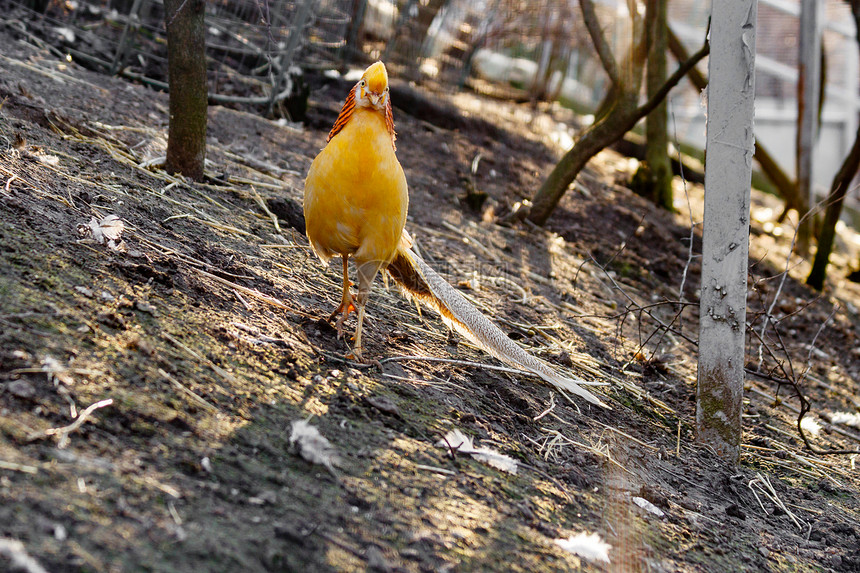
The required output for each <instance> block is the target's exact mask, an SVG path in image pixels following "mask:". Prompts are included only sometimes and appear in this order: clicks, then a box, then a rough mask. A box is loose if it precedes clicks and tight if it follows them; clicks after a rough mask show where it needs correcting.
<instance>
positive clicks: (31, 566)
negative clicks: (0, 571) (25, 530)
mask: <svg viewBox="0 0 860 573" xmlns="http://www.w3.org/2000/svg"><path fill="white" fill-rule="evenodd" d="M0 555H5V556H6V557H7V559H8V561H10V562H11V566H12V567H13V570H16V571H24V572H25V573H48V572H47V570H46V569H45V568H44V567H42V566H41V565H40V564H39V562H38V561H36V560H35V559H33V558H32V557H30V555H29V554H28V553H27V549H26V548H25V547H24V544H23V543H21V542H20V541H18V540H17V539H8V538H5V537H4V538H0Z"/></svg>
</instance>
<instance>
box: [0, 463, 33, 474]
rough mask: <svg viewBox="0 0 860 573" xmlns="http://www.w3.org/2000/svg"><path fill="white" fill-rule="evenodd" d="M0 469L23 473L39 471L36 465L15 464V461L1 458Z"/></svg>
mask: <svg viewBox="0 0 860 573" xmlns="http://www.w3.org/2000/svg"><path fill="white" fill-rule="evenodd" d="M0 469H2V470H12V471H13V472H22V473H25V474H35V473H38V471H39V468H37V467H36V466H25V465H24V464H16V463H15V462H6V461H3V460H0Z"/></svg>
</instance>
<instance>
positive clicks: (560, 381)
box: [388, 242, 609, 409]
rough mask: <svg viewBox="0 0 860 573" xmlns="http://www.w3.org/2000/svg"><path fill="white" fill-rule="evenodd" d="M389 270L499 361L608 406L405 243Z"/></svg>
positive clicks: (404, 285) (416, 295)
mask: <svg viewBox="0 0 860 573" xmlns="http://www.w3.org/2000/svg"><path fill="white" fill-rule="evenodd" d="M388 273H389V274H390V275H391V277H392V278H393V279H394V280H395V282H397V284H398V285H400V286H401V287H402V288H403V289H404V290H405V291H406V292H407V293H408V294H409V295H411V296H412V297H414V298H416V299H418V300H419V301H420V302H422V303H424V304H425V305H427V306H429V307H431V308H433V309H434V310H436V311H437V312H438V313H439V314H440V315H441V316H442V319H443V320H444V321H445V322H446V323H447V324H448V325H449V326H450V327H452V328H454V329H456V330H457V331H458V332H459V333H460V334H462V335H463V336H465V337H466V338H467V339H468V340H470V341H472V342H473V343H474V344H476V345H478V346H480V347H481V348H483V349H484V350H485V351H487V352H489V353H490V354H492V355H493V356H495V357H496V358H498V359H499V360H501V361H502V362H505V363H507V364H510V365H512V366H516V367H519V368H524V369H526V370H528V371H529V372H532V373H533V374H535V375H537V376H539V377H540V378H542V379H543V380H545V381H546V382H548V383H549V384H551V385H552V386H555V387H556V388H558V389H559V390H561V391H564V392H570V393H571V394H576V395H577V396H580V397H582V398H584V399H585V400H587V401H588V402H590V403H592V404H595V405H598V406H602V407H604V408H607V409H609V406H607V405H606V404H605V403H604V402H602V401H601V400H600V399H599V398H597V396H595V395H594V394H592V393H591V392H589V391H587V390H585V389H584V388H582V387H581V386H580V383H582V381H579V382H578V381H577V380H574V379H572V378H568V377H567V376H563V375H561V374H559V373H558V372H556V371H555V370H554V369H553V368H552V367H551V366H550V365H549V364H547V363H546V362H544V361H543V360H541V359H539V358H537V357H535V356H532V355H531V354H529V353H527V352H526V351H525V350H523V349H522V348H520V347H519V346H518V345H517V344H516V343H515V342H514V341H513V340H511V339H510V338H508V336H507V335H505V333H504V332H502V331H501V330H500V329H499V328H498V327H497V326H496V325H495V324H493V323H492V322H490V321H489V320H488V319H487V317H485V316H484V315H483V314H481V312H480V311H478V309H476V308H475V307H474V306H473V305H472V304H471V303H470V302H469V301H468V300H466V298H465V297H464V296H463V295H462V294H460V292H459V291H457V289H455V288H454V287H452V286H451V285H450V284H448V282H447V281H446V280H445V279H443V278H442V277H441V276H439V274H438V273H437V272H436V271H434V270H433V269H432V268H430V266H429V265H427V263H425V262H424V260H423V259H422V258H421V257H420V256H418V255H417V254H416V253H415V252H413V251H412V250H409V249H408V247H407V245H406V244H404V242H402V243H401V246H400V248H398V249H397V254H396V255H395V256H394V259H393V260H392V261H391V263H390V264H389V265H388Z"/></svg>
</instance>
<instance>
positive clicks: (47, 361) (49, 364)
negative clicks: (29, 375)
mask: <svg viewBox="0 0 860 573" xmlns="http://www.w3.org/2000/svg"><path fill="white" fill-rule="evenodd" d="M42 371H43V372H44V373H45V374H47V376H48V382H53V383H54V386H58V385H59V383H60V382H62V383H63V384H65V385H66V386H71V385H72V384H74V383H75V379H74V378H72V375H71V374H69V369H68V368H66V367H65V366H63V365H62V364H60V361H59V360H57V359H56V358H54V357H52V356H45V358H43V359H42Z"/></svg>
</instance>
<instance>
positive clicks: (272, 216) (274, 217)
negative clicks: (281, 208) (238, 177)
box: [251, 185, 281, 233]
mask: <svg viewBox="0 0 860 573" xmlns="http://www.w3.org/2000/svg"><path fill="white" fill-rule="evenodd" d="M251 191H253V192H254V199H256V200H257V204H258V205H259V206H260V209H262V210H263V211H264V212H265V213H266V215H268V216H269V218H270V219H271V220H272V224H274V225H275V230H276V231H278V233H280V232H281V226H280V225H279V224H278V216H277V215H275V214H274V213H272V212H271V211H270V210H269V206H268V205H266V202H265V201H263V198H262V197H260V193H259V192H258V191H257V188H256V187H254V186H253V185H251Z"/></svg>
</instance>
